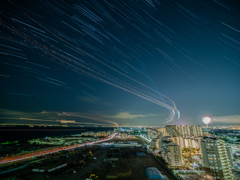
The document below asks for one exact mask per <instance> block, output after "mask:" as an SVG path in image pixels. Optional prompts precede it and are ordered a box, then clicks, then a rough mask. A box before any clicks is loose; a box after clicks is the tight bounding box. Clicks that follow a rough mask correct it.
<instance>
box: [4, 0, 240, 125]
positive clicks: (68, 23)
mask: <svg viewBox="0 0 240 180" xmlns="http://www.w3.org/2000/svg"><path fill="white" fill-rule="evenodd" d="M0 24H1V26H0V102H1V103H0V123H8V122H9V123H28V124H36V123H40V124H60V123H61V121H62V120H65V121H71V122H72V123H70V122H69V124H71V125H72V124H74V123H73V122H74V121H75V124H83V125H88V124H89V125H93V124H96V125H101V124H108V125H109V124H111V125H114V124H115V122H116V123H118V124H119V125H120V126H121V125H131V126H132V125H133V126H135V125H144V126H147V125H149V126H150V125H158V126H164V125H166V124H185V125H190V124H195V125H203V123H202V122H201V120H202V117H203V116H206V115H209V116H211V117H212V118H213V120H214V121H213V123H212V124H211V125H233V124H240V1H238V0H176V1H173V0H118V1H117V0H101V1H100V0H99V1H97V0H85V1H84V0H79V1H70V0H67V1H66V0H62V1H56V0H55V1H54V0H52V1H51V0H48V1H45V0H42V1H36V0H34V1H32V0H24V1H19V0H10V1H1V5H0Z"/></svg>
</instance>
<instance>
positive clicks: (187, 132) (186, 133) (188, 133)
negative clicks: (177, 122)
mask: <svg viewBox="0 0 240 180" xmlns="http://www.w3.org/2000/svg"><path fill="white" fill-rule="evenodd" d="M184 127H185V136H190V127H189V126H184Z"/></svg>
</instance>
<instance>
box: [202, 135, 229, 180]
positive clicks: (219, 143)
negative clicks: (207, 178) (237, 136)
mask: <svg viewBox="0 0 240 180" xmlns="http://www.w3.org/2000/svg"><path fill="white" fill-rule="evenodd" d="M201 152H202V156H203V163H204V167H205V170H206V173H207V174H211V176H213V177H214V178H215V179H216V180H232V179H233V173H232V169H233V162H232V152H231V148H230V146H229V145H228V144H226V143H225V141H224V140H223V139H217V138H213V137H204V138H203V139H202V140H201Z"/></svg>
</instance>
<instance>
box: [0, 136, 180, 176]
mask: <svg viewBox="0 0 240 180" xmlns="http://www.w3.org/2000/svg"><path fill="white" fill-rule="evenodd" d="M135 140H136V139H135ZM139 143H140V142H139ZM135 152H144V153H145V155H146V156H141V157H139V156H136V155H135ZM111 158H112V159H111ZM26 164H28V166H27V167H25V168H24V169H21V170H17V171H14V172H10V173H7V174H3V175H0V179H3V180H45V179H46V180H47V179H53V180H65V179H68V180H85V179H87V178H90V176H91V175H92V179H98V180H104V179H120V180H145V179H147V176H146V174H145V168H147V167H156V168H157V169H158V170H159V171H160V172H161V173H162V175H163V176H164V178H165V179H166V180H175V179H176V178H175V177H174V176H173V175H172V174H171V173H170V172H169V171H168V170H166V169H165V167H164V166H163V165H162V164H161V163H159V162H158V161H157V160H156V159H155V157H154V156H153V155H152V154H151V153H148V152H147V150H146V149H144V148H133V147H124V148H113V147H108V148H106V147H105V148H103V147H99V146H92V147H85V148H81V149H75V150H74V151H65V152H61V153H56V154H52V155H48V156H45V157H41V158H38V159H35V160H33V161H31V162H22V163H19V164H16V165H13V166H14V167H18V166H22V165H26ZM62 164H67V166H65V167H63V168H60V169H58V170H55V171H53V172H47V170H49V169H51V168H54V167H56V166H59V165H62ZM10 168H12V167H5V168H2V167H0V172H1V171H3V170H7V169H10ZM33 169H43V170H45V172H43V173H40V172H32V170H33ZM96 177H97V178H96Z"/></svg>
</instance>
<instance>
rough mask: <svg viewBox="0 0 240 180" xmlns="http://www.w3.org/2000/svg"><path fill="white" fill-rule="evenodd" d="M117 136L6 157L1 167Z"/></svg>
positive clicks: (112, 135) (114, 134)
mask: <svg viewBox="0 0 240 180" xmlns="http://www.w3.org/2000/svg"><path fill="white" fill-rule="evenodd" d="M116 135H117V133H113V134H111V135H110V136H108V137H107V138H105V139H101V140H98V141H92V142H87V143H83V144H77V145H70V146H65V147H60V148H53V149H43V150H41V151H38V152H34V153H29V154H26V155H18V156H13V157H6V158H4V159H1V160H0V165H2V164H7V163H12V162H19V161H23V160H28V159H31V158H34V157H38V156H44V155H47V154H51V153H56V152H59V151H66V150H70V149H74V148H79V147H83V146H89V145H92V144H95V143H100V142H104V141H108V140H110V139H112V138H114V137H115V136H116Z"/></svg>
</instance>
